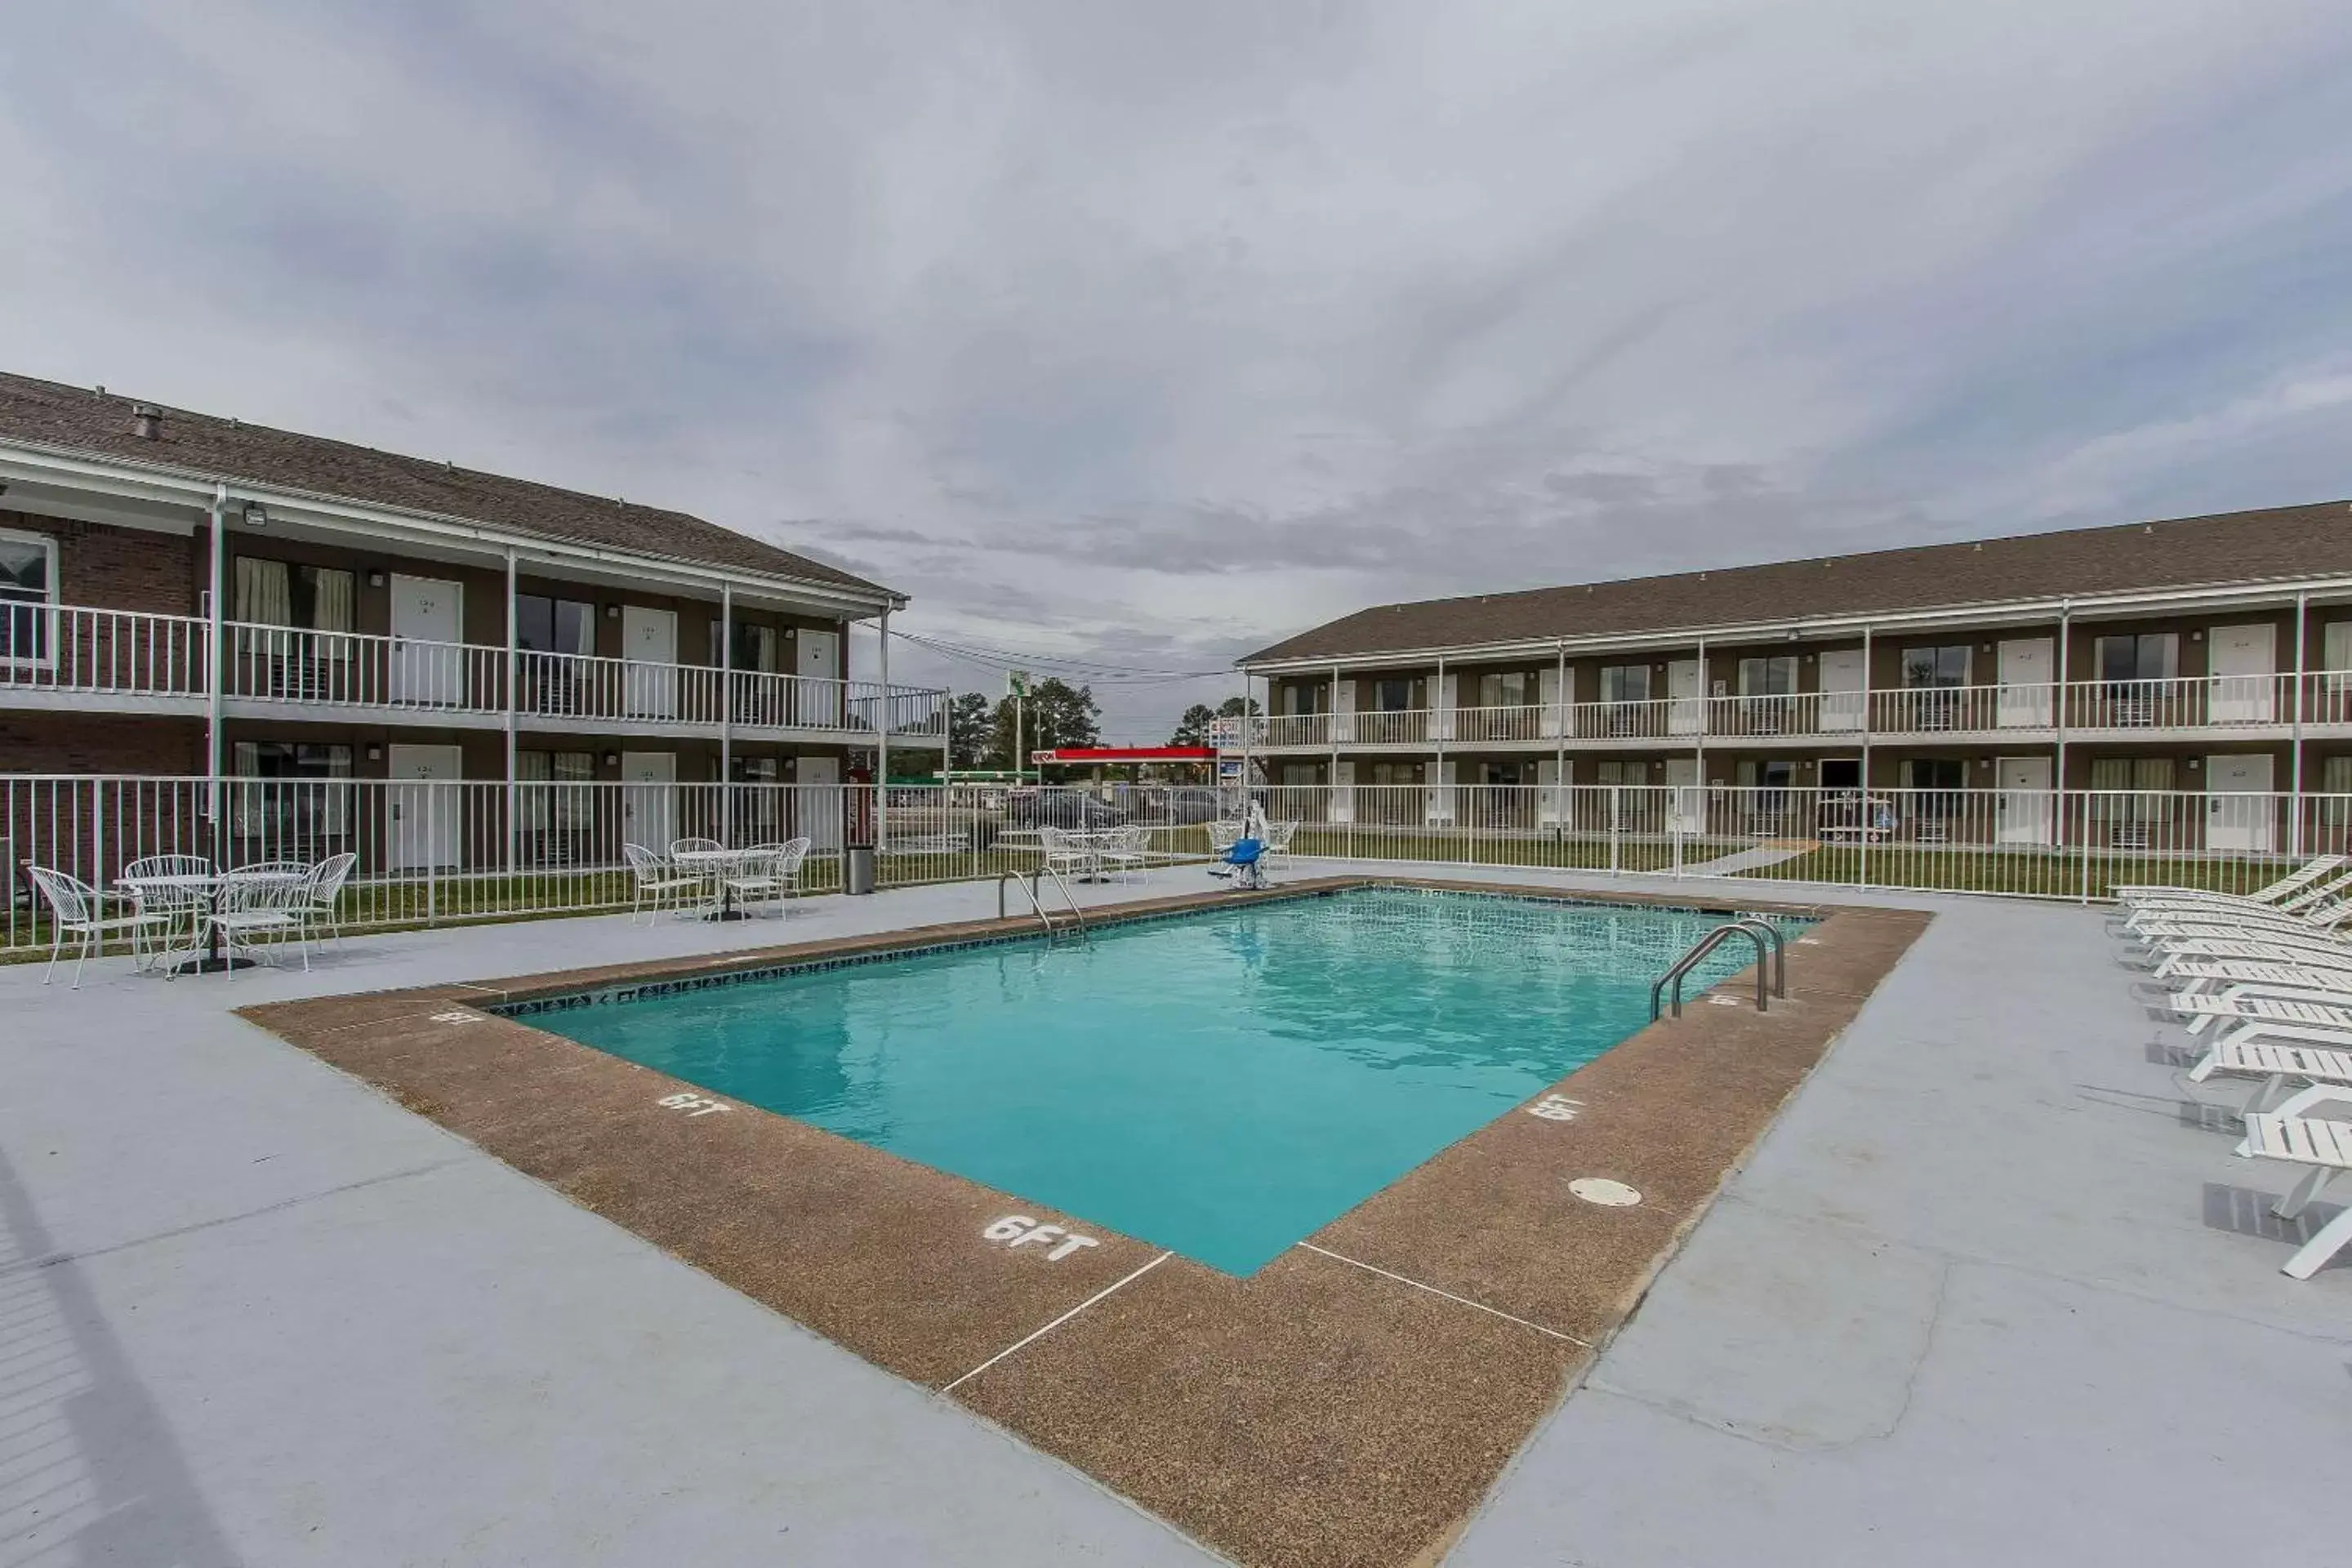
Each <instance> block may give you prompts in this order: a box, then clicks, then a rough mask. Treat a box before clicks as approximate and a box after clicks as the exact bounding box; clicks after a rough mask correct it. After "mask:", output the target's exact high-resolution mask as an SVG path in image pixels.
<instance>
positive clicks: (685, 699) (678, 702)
mask: <svg viewBox="0 0 2352 1568" xmlns="http://www.w3.org/2000/svg"><path fill="white" fill-rule="evenodd" d="M497 651H498V657H499V658H501V659H503V658H505V657H506V656H505V654H504V652H503V650H497ZM721 673H722V672H721V671H719V670H718V669H715V668H711V667H709V666H708V665H692V664H667V663H656V662H654V661H651V660H647V659H635V658H605V657H604V656H602V655H597V654H578V653H541V652H538V651H535V650H528V651H524V652H520V653H518V654H517V655H516V656H515V693H516V697H515V709H516V711H518V712H521V713H529V714H532V715H535V716H541V717H546V718H551V719H590V720H628V721H647V720H651V721H663V720H667V721H675V722H677V723H683V724H704V725H708V724H716V723H718V722H719V715H720V710H721V709H722V707H723V704H722V703H721V701H720V694H721V685H720V678H721Z"/></svg>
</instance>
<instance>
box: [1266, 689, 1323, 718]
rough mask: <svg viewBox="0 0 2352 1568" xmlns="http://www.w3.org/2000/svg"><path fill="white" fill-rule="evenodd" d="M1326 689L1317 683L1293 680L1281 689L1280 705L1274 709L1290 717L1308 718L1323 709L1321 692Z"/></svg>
mask: <svg viewBox="0 0 2352 1568" xmlns="http://www.w3.org/2000/svg"><path fill="white" fill-rule="evenodd" d="M1327 690H1328V687H1325V686H1322V685H1319V684H1307V683H1303V682H1294V683H1292V684H1291V685H1288V686H1286V687H1284V688H1283V689H1282V695H1281V697H1280V699H1279V702H1280V706H1279V707H1278V708H1277V709H1276V711H1277V712H1279V713H1281V714H1283V715H1285V716H1286V717H1287V718H1292V719H1305V718H1310V717H1312V716H1313V715H1315V714H1317V713H1319V712H1321V711H1322V706H1321V704H1322V701H1323V694H1324V692H1325V691H1327Z"/></svg>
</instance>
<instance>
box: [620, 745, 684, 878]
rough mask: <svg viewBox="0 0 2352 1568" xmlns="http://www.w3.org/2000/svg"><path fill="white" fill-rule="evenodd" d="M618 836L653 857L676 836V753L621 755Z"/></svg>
mask: <svg viewBox="0 0 2352 1568" xmlns="http://www.w3.org/2000/svg"><path fill="white" fill-rule="evenodd" d="M621 837H623V838H625V839H627V840H628V841H629V842H630V843H632V844H642V845H644V846H645V847H646V848H648V849H650V850H652V851H653V852H654V853H655V854H656V855H667V854H668V853H669V842H670V840H671V839H673V838H675V837H677V752H622V753H621Z"/></svg>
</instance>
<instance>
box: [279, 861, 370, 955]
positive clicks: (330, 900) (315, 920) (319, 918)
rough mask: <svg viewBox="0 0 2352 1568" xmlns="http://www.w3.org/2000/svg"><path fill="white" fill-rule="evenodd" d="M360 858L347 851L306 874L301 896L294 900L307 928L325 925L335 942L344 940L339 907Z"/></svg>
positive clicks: (298, 913)
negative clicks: (347, 883) (345, 885)
mask: <svg viewBox="0 0 2352 1568" xmlns="http://www.w3.org/2000/svg"><path fill="white" fill-rule="evenodd" d="M359 863H360V858H359V857H358V856H357V855H354V854H353V853H352V852H351V851H350V850H348V849H346V850H344V851H342V852H341V854H338V855H330V856H328V857H327V858H325V859H324V860H321V861H320V862H319V863H318V864H317V865H315V866H313V867H311V868H310V869H309V870H308V871H306V872H304V873H303V876H302V882H301V896H300V897H299V899H297V900H295V901H294V904H293V906H292V907H293V911H294V913H295V914H296V915H298V916H299V917H300V918H301V920H302V921H303V922H304V923H305V924H306V925H311V926H324V927H326V928H327V939H328V940H329V941H331V942H341V941H342V940H343V928H342V922H341V917H340V915H339V913H338V911H337V909H336V906H337V905H338V904H339V903H341V901H342V896H343V884H344V883H345V882H347V881H349V880H351V876H352V867H354V866H357V865H358V864H359Z"/></svg>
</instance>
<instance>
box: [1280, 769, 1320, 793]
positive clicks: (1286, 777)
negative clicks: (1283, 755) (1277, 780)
mask: <svg viewBox="0 0 2352 1568" xmlns="http://www.w3.org/2000/svg"><path fill="white" fill-rule="evenodd" d="M1321 772H1322V764H1321V763H1283V764H1282V782H1283V784H1284V785H1285V786H1286V787H1287V788H1292V789H1297V788H1300V787H1302V786H1305V785H1307V784H1320V783H1322V782H1323V781H1322V780H1321V779H1320V778H1319V777H1318V776H1317V775H1318V774H1319V773H1321Z"/></svg>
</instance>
